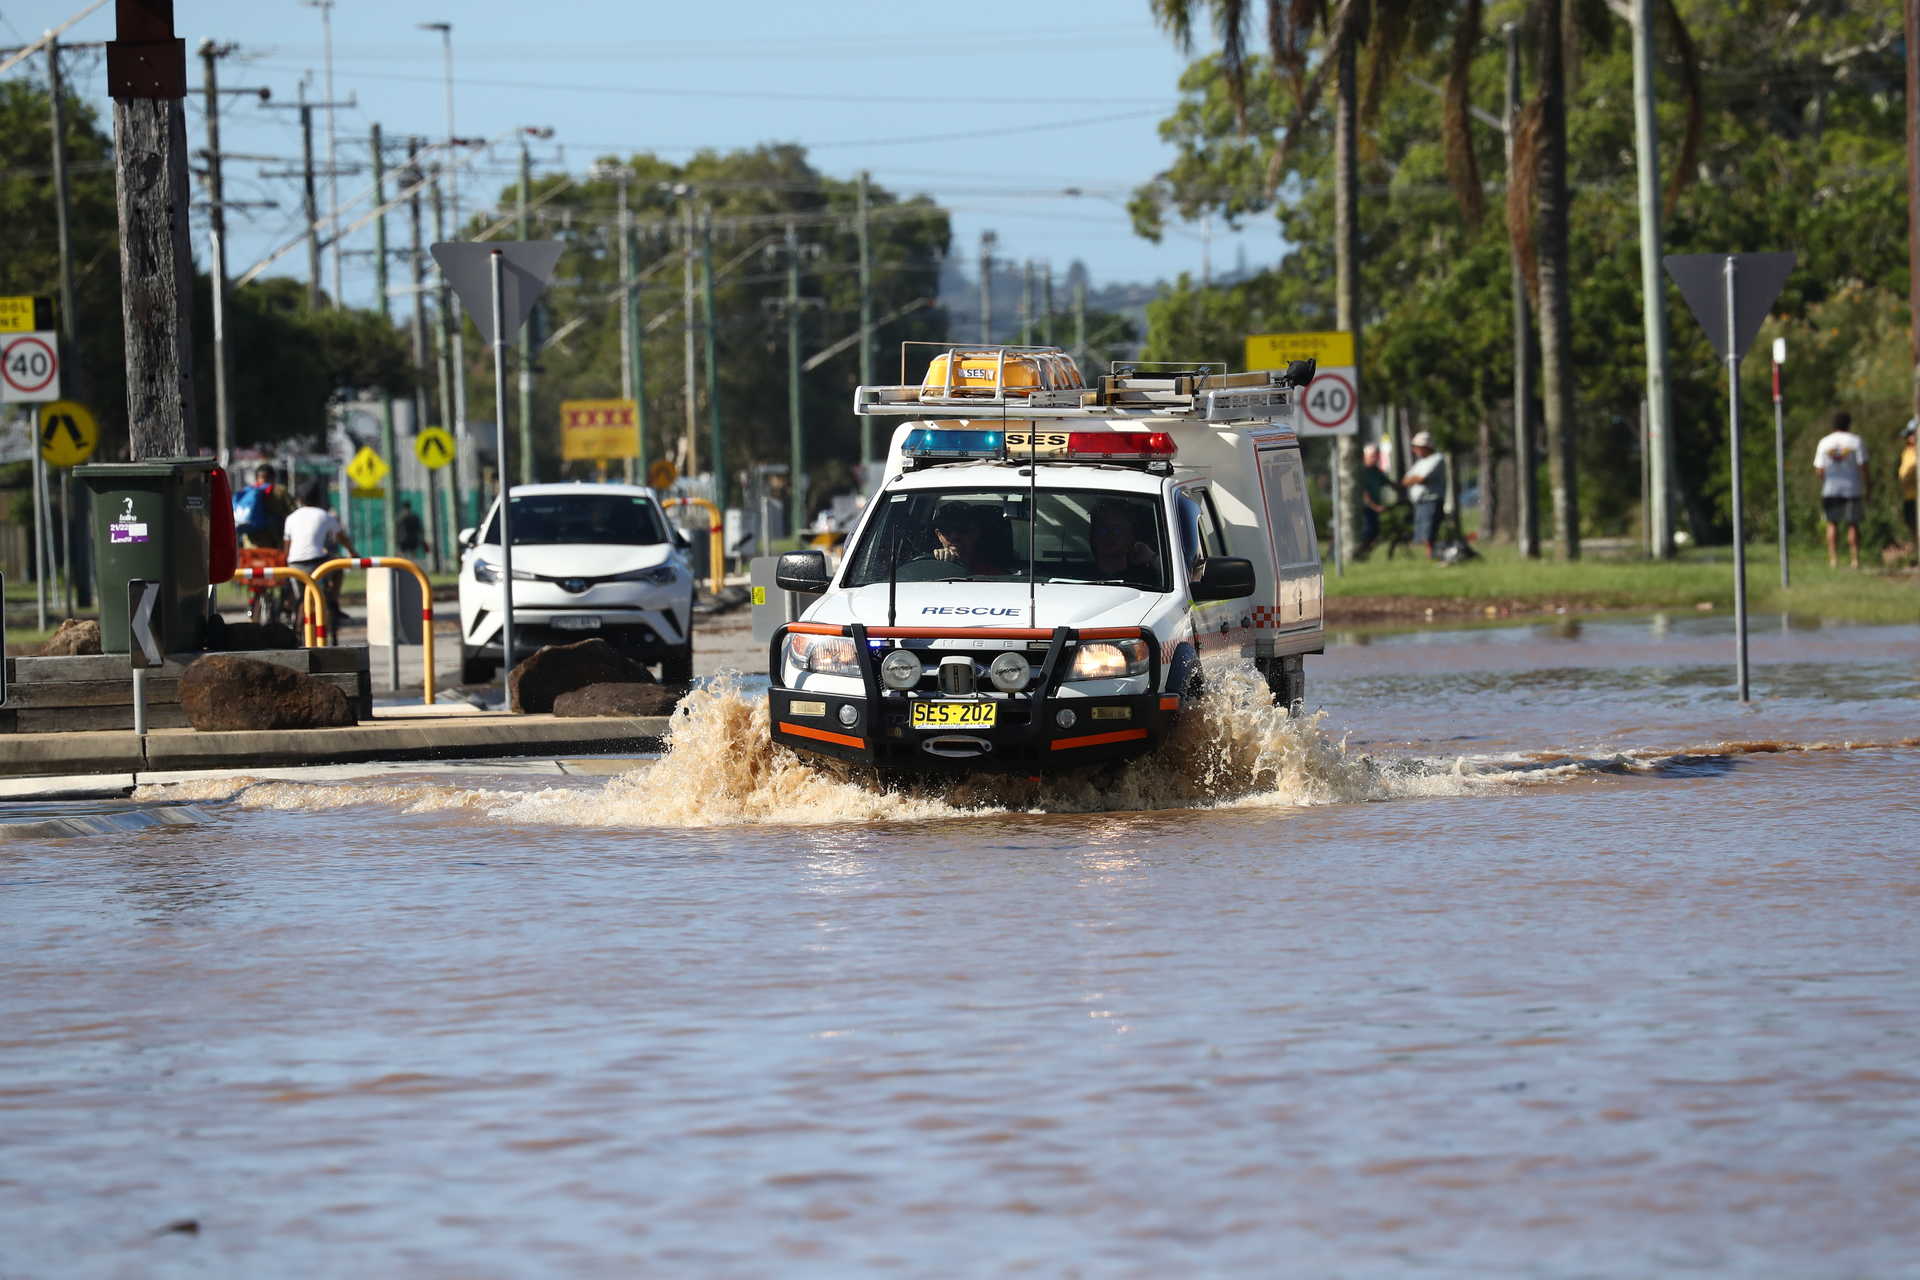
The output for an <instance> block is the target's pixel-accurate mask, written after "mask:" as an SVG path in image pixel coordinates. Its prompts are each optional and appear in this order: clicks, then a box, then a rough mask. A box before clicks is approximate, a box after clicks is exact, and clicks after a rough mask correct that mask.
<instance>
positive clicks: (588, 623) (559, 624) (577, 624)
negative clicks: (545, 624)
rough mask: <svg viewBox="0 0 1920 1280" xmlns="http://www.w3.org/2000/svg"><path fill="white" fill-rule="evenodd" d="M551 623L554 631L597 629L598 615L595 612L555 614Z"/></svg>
mask: <svg viewBox="0 0 1920 1280" xmlns="http://www.w3.org/2000/svg"><path fill="white" fill-rule="evenodd" d="M551 625H552V627H553V629H554V630H555V631H598V630H599V629H600V615H599V614H597V613H562V614H556V615H555V616H554V618H553V621H552V624H551Z"/></svg>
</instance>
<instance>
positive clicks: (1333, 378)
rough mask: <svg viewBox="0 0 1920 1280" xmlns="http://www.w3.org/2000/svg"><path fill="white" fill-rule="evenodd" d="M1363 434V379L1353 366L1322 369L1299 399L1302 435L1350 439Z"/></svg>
mask: <svg viewBox="0 0 1920 1280" xmlns="http://www.w3.org/2000/svg"><path fill="white" fill-rule="evenodd" d="M1359 430H1360V378H1359V376H1358V375H1357V374H1356V373H1355V371H1354V369H1353V366H1352V365H1338V366H1335V367H1333V368H1330V369H1325V368H1323V369H1320V370H1318V371H1317V372H1315V373H1314V375H1313V382H1312V383H1311V384H1310V385H1309V386H1308V387H1307V393H1306V395H1304V396H1302V397H1301V398H1300V435H1301V436H1302V437H1307V436H1350V435H1353V434H1354V433H1356V432H1358V431H1359Z"/></svg>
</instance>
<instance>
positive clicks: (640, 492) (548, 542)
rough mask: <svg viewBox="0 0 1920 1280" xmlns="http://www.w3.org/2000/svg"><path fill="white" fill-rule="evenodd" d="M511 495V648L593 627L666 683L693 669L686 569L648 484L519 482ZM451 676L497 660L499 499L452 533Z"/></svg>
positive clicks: (557, 640) (567, 637) (479, 673)
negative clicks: (654, 666) (457, 666)
mask: <svg viewBox="0 0 1920 1280" xmlns="http://www.w3.org/2000/svg"><path fill="white" fill-rule="evenodd" d="M510 493H511V498H512V502H513V511H512V517H513V518H512V520H511V522H510V523H511V526H512V529H513V647H514V658H515V660H516V661H517V660H519V659H520V658H522V657H524V656H525V655H527V654H530V653H532V652H533V651H534V650H535V649H538V648H539V647H540V646H542V645H548V644H571V643H572V642H574V641H576V640H584V639H586V638H587V637H589V636H601V637H603V638H605V639H606V640H608V641H609V642H610V643H612V644H613V645H614V646H615V647H616V648H619V649H621V650H623V651H625V652H627V653H629V654H631V655H632V656H633V657H635V658H637V659H638V660H640V661H641V662H647V663H654V662H657V663H659V664H660V678H661V679H662V680H665V681H668V682H670V683H678V682H684V681H686V680H690V679H692V677H693V587H694V581H693V571H692V569H691V567H690V566H689V564H688V561H687V557H686V540H685V537H684V536H683V535H682V534H681V533H680V531H679V530H678V529H675V528H674V527H673V526H672V525H671V524H669V523H668V521H667V517H666V513H665V512H664V511H663V510H661V507H660V504H659V502H658V501H657V500H656V499H655V498H654V496H653V491H652V490H650V489H646V488H642V487H640V486H638V485H624V484H531V485H516V486H514V488H513V489H512V490H511V491H510ZM460 545H461V548H462V551H461V555H460V642H461V643H460V656H461V677H462V679H463V680H464V681H465V682H466V683H468V684H483V683H485V682H486V681H488V680H491V679H492V678H493V676H494V674H495V672H497V671H498V670H499V668H500V660H501V652H500V631H501V625H500V624H501V612H502V609H503V607H504V606H503V602H502V592H501V587H500V577H501V562H502V558H501V554H500V504H499V502H498V501H497V500H496V501H495V502H494V504H493V507H492V509H490V510H489V511H488V512H487V522H486V525H485V527H484V531H476V530H473V529H463V530H462V531H461V533H460Z"/></svg>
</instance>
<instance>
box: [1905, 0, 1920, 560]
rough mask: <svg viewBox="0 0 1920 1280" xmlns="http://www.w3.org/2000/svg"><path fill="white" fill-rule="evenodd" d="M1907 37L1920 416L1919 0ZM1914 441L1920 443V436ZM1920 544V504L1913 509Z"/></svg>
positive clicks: (1912, 304) (1912, 0)
mask: <svg viewBox="0 0 1920 1280" xmlns="http://www.w3.org/2000/svg"><path fill="white" fill-rule="evenodd" d="M1902 7H1903V9H1904V10H1905V22H1906V36H1907V102H1906V109H1907V309H1908V311H1909V313H1910V315H1911V321H1910V323H1911V325H1912V328H1913V389H1912V395H1911V397H1910V399H1909V402H1908V407H1909V408H1910V409H1911V410H1912V411H1913V416H1914V417H1915V418H1920V0H1906V3H1905V5H1903V6H1902ZM1914 443H1915V444H1916V445H1920V437H1916V438H1915V441H1914ZM1912 532H1913V534H1914V545H1915V547H1920V504H1916V505H1915V508H1914V529H1913V530H1912Z"/></svg>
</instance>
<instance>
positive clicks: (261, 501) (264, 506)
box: [233, 463, 293, 548]
mask: <svg viewBox="0 0 1920 1280" xmlns="http://www.w3.org/2000/svg"><path fill="white" fill-rule="evenodd" d="M279 478H280V477H279V475H278V473H276V472H275V471H274V469H273V468H272V467H271V466H269V465H268V464H266V463H262V464H260V466H258V467H256V468H254V472H253V483H252V484H250V485H248V486H247V487H246V488H244V489H242V490H241V491H240V496H239V497H237V498H235V499H234V500H233V529H234V532H235V533H237V534H239V535H240V545H241V546H243V547H272V548H279V547H280V546H281V545H283V543H284V540H285V536H286V533H285V530H286V522H287V516H288V515H289V514H291V513H292V511H293V503H292V502H290V501H289V500H288V498H287V491H286V490H285V489H283V488H281V487H280V485H279V483H278V481H279Z"/></svg>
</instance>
